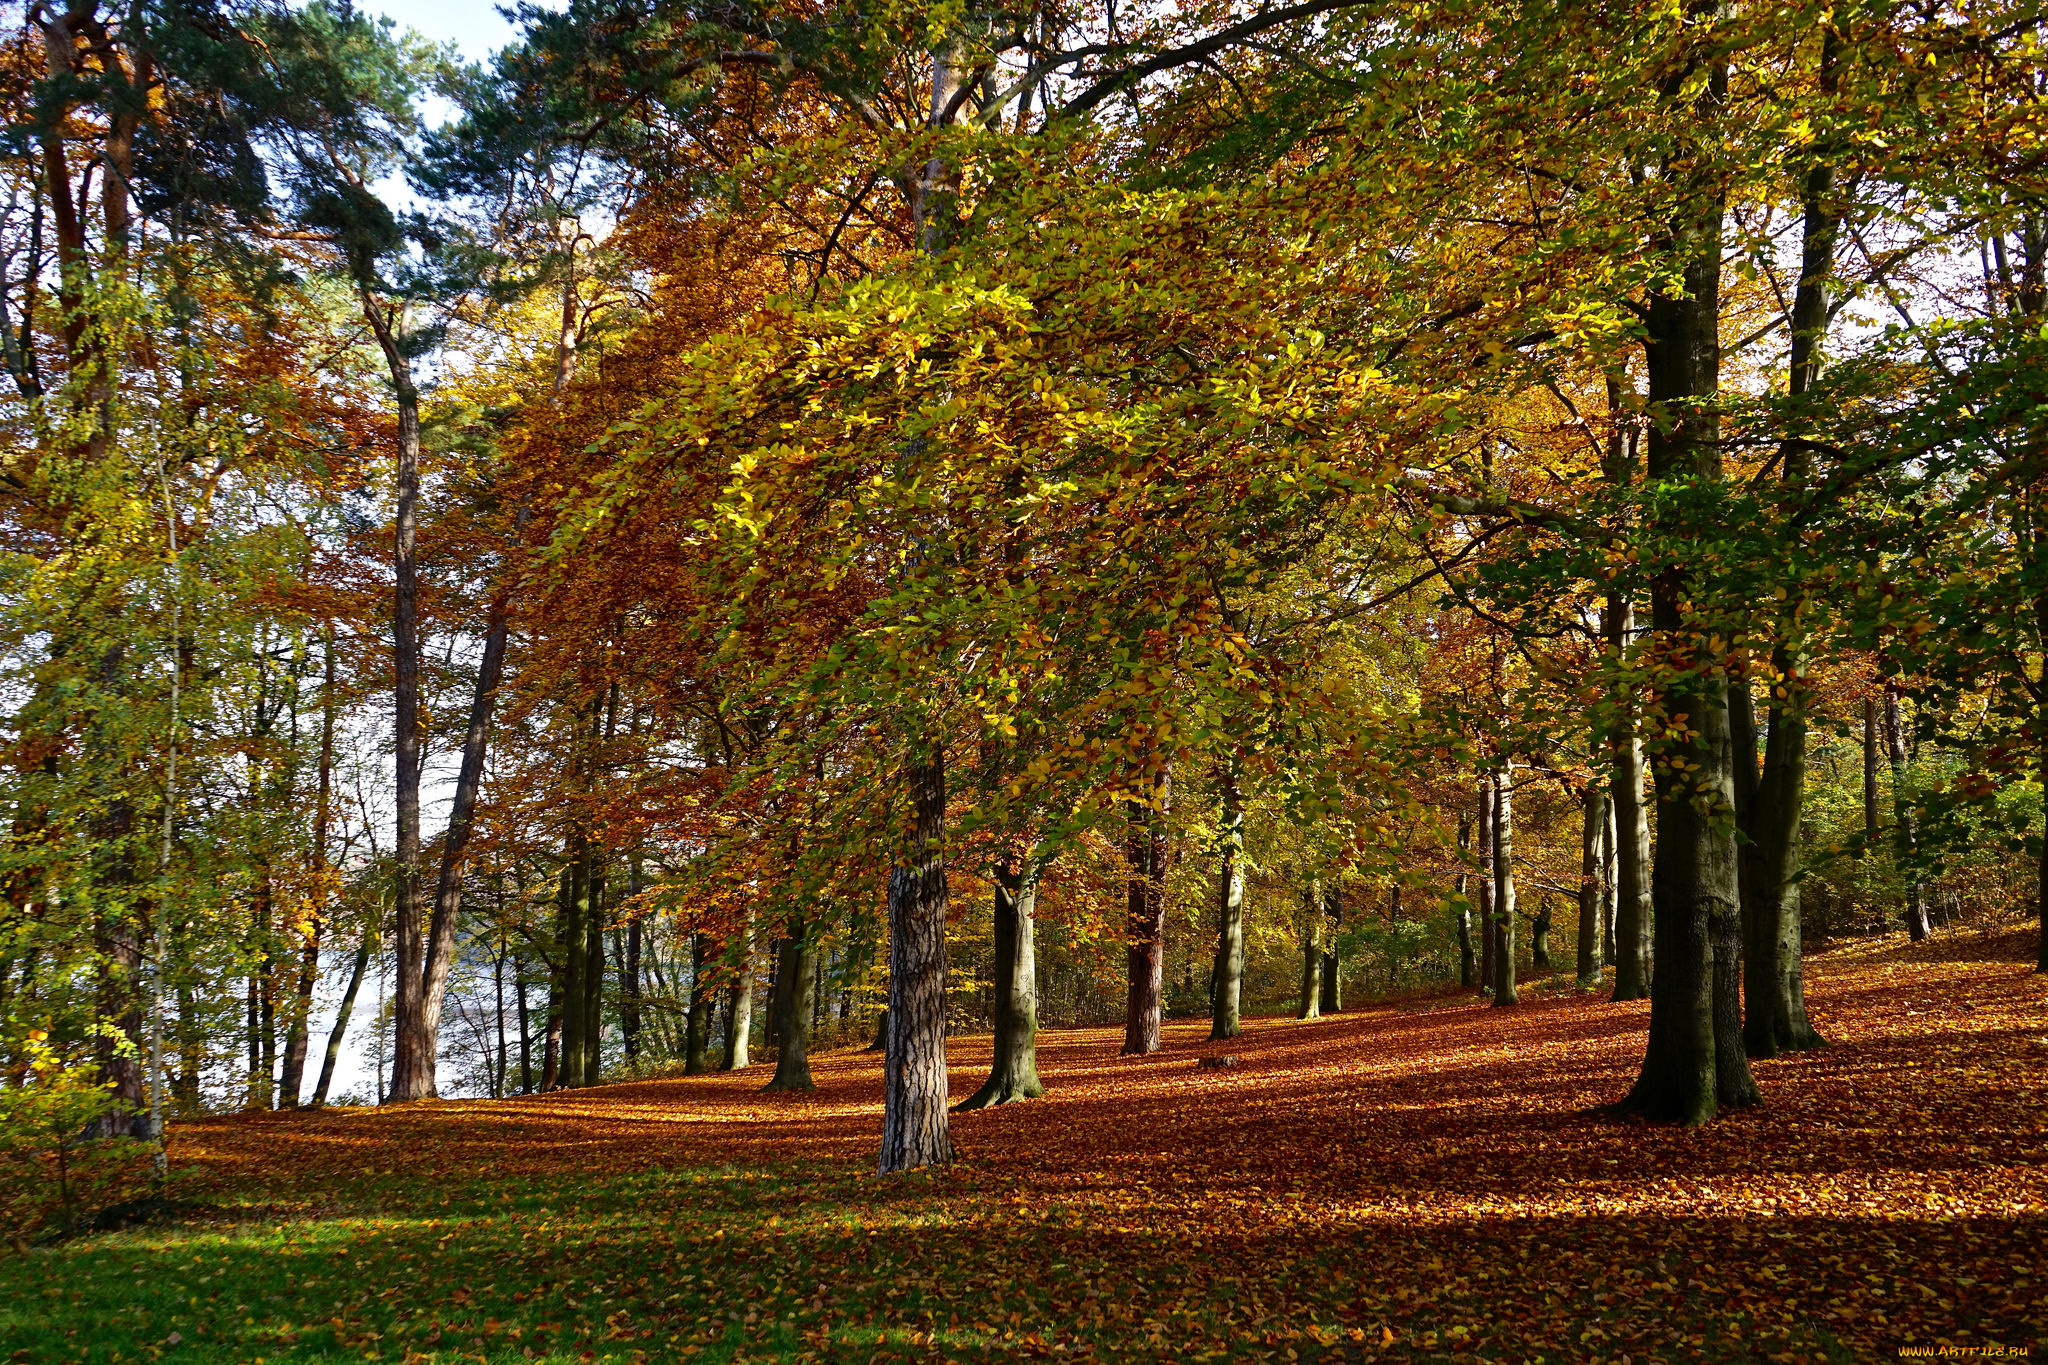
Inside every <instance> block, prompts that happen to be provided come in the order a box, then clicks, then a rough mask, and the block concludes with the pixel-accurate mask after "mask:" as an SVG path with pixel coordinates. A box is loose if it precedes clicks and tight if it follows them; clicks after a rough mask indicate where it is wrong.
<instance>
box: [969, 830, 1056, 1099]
mask: <svg viewBox="0 0 2048 1365" xmlns="http://www.w3.org/2000/svg"><path fill="white" fill-rule="evenodd" d="M1037 902H1038V884H1037V878H1036V877H1035V876H1027V875H1026V874H1025V869H1024V863H1023V859H1022V858H1021V857H1019V856H1017V855H1014V854H1013V855H1012V856H1011V857H1010V858H1009V859H1008V860H1007V861H1006V862H1005V864H1004V865H1003V866H1002V867H1001V868H999V869H997V871H996V885H995V940H996V942H995V947H996V980H995V1016H996V1017H995V1025H996V1027H995V1056H994V1059H993V1061H992V1062H991V1063H990V1066H989V1073H988V1079H987V1080H986V1081H984V1082H982V1085H981V1088H980V1089H979V1090H976V1091H975V1092H974V1093H973V1094H972V1095H970V1096H968V1097H967V1098H966V1099H964V1100H962V1101H961V1102H960V1106H959V1107H960V1108H961V1109H989V1108H993V1107H994V1106H996V1105H999V1104H1010V1103H1013V1102H1015V1101H1017V1100H1035V1099H1037V1098H1038V1097H1039V1096H1040V1095H1043V1094H1044V1093H1045V1086H1044V1085H1043V1084H1042V1083H1041V1082H1040V1081H1039V1079H1038V959H1037V955H1036V952H1035V950H1034V942H1033V929H1032V920H1031V916H1032V912H1033V910H1034V909H1035V908H1036V907H1037Z"/></svg>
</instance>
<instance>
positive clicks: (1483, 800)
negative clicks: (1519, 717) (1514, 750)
mask: <svg viewBox="0 0 2048 1365" xmlns="http://www.w3.org/2000/svg"><path fill="white" fill-rule="evenodd" d="M1497 785H1498V784H1497V783H1496V781H1495V779H1494V775H1493V774H1492V773H1490V772H1487V773H1481V774H1480V775H1479V844H1478V847H1477V848H1475V849H1474V850H1473V852H1474V853H1476V854H1477V855H1478V857H1479V989H1480V990H1481V991H1484V992H1486V993H1488V994H1491V993H1492V991H1493V970H1494V969H1493V957H1494V949H1495V947H1497V946H1498V942H1499V939H1498V936H1497V935H1496V934H1495V933H1494V929H1493V803H1494V798H1495V795H1496V791H1497Z"/></svg>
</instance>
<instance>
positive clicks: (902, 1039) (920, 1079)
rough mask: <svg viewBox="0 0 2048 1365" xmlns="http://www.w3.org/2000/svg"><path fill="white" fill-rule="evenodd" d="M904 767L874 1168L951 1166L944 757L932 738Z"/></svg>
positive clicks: (885, 1171)
mask: <svg viewBox="0 0 2048 1365" xmlns="http://www.w3.org/2000/svg"><path fill="white" fill-rule="evenodd" d="M926 742H927V744H928V745H929V749H928V751H927V752H926V753H924V754H923V755H920V756H919V757H917V758H916V759H915V760H913V762H912V763H911V765H910V769H909V777H910V791H911V797H912V800H913V801H914V803H915V809H916V824H915V826H914V829H913V832H912V837H911V845H910V851H909V857H908V858H907V859H906V860H905V862H904V863H903V864H901V865H900V866H898V867H897V868H896V869H895V871H894V872H893V873H892V874H891V876H890V886H889V891H890V894H889V1046H888V1050H887V1051H886V1052H885V1053H884V1054H883V1062H882V1150H881V1155H880V1157H879V1159H878V1161H877V1169H878V1170H880V1171H881V1173H883V1174H884V1175H886V1174H888V1173H890V1172H892V1171H907V1170H913V1169H916V1168H917V1167H920V1166H943V1165H947V1164H950V1163H951V1162H952V1160H953V1139H952V1135H951V1133H950V1132H949V1130H948V1128H947V1124H946V1104H947V1094H946V853H945V832H946V751H945V747H944V745H943V744H942V743H940V742H939V741H938V740H937V739H936V738H932V739H928V740H927V741H926Z"/></svg>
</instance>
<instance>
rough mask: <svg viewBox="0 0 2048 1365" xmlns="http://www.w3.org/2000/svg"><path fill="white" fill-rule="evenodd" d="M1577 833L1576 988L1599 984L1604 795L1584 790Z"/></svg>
mask: <svg viewBox="0 0 2048 1365" xmlns="http://www.w3.org/2000/svg"><path fill="white" fill-rule="evenodd" d="M1583 799H1584V801H1585V806H1586V809H1585V820H1584V823H1583V825H1582V827H1581V828H1580V831H1579V928H1578V938H1579V943H1578V949H1579V952H1578V959H1579V960H1578V969H1579V986H1580V987H1581V988H1582V989H1584V988H1589V987H1592V986H1596V985H1598V984H1599V982H1600V844H1601V840H1602V839H1603V838H1604V837H1605V835H1606V832H1607V793H1606V792H1604V791H1601V790H1600V789H1599V788H1598V787H1595V786H1590V785H1589V786H1588V787H1587V788H1586V791H1585V795H1584V797H1583Z"/></svg>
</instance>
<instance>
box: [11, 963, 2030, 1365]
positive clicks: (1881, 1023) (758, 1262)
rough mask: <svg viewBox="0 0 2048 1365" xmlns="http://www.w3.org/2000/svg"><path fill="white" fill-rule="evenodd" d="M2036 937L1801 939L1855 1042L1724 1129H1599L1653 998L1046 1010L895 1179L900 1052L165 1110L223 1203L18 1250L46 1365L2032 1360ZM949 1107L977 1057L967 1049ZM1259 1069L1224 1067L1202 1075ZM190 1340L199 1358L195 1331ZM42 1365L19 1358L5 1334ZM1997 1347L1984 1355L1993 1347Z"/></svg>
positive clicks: (1559, 986) (1769, 1074)
mask: <svg viewBox="0 0 2048 1365" xmlns="http://www.w3.org/2000/svg"><path fill="white" fill-rule="evenodd" d="M2031 947H2032V944H2031V938H2030V935H2029V934H2027V933H2025V932H2004V933H1999V934H1989V935H1970V936H1959V937H1957V938H1955V939H1951V940H1948V941H1944V942H1939V943H1928V944H1924V945H1910V944H1908V943H1907V942H1905V940H1904V936H1903V935H1893V936H1890V937H1888V938H1883V939H1877V940H1868V941H1859V942H1853V943H1850V944H1847V945H1842V946H1838V947H1835V948H1833V949H1831V950H1828V951H1825V952H1822V953H1819V954H1816V955H1815V956H1814V957H1813V958H1812V959H1811V961H1810V970H1811V979H1810V996H1811V999H1812V1002H1813V1008H1814V1011H1815V1014H1816V1017H1817V1018H1818V1020H1819V1021H1820V1022H1821V1023H1822V1025H1823V1027H1824V1028H1825V1029H1826V1030H1827V1032H1828V1033H1829V1035H1830V1037H1831V1038H1832V1039H1833V1040H1834V1043H1833V1045H1832V1046H1830V1047H1828V1048H1825V1049H1821V1050H1819V1051H1813V1052H1802V1053H1796V1054H1790V1055H1788V1056H1786V1057H1784V1058H1781V1059H1778V1060H1776V1061H1771V1062H1763V1063H1759V1064H1758V1071H1759V1078H1760V1080H1762V1081H1763V1083H1764V1084H1766V1085H1767V1086H1768V1088H1769V1091H1770V1095H1771V1098H1770V1101H1769V1103H1768V1105H1767V1106H1765V1107H1760V1108H1753V1109H1749V1110H1745V1111H1743V1112H1742V1113H1740V1114H1737V1115H1733V1116H1730V1117H1729V1118H1728V1119H1726V1120H1725V1121H1723V1122H1719V1123H1716V1124H1713V1125H1709V1126H1707V1127H1705V1128H1698V1129H1688V1128H1674V1127H1664V1126H1651V1125H1646V1124H1644V1123H1642V1122H1640V1121H1623V1120H1617V1119H1613V1118H1608V1117H1602V1116H1599V1115H1595V1114H1589V1113H1588V1112H1587V1111H1588V1110H1590V1109H1592V1108H1594V1107H1595V1106H1598V1105H1601V1104H1605V1103H1611V1102H1612V1101H1613V1100H1614V1099H1616V1098H1617V1097H1618V1096H1619V1095H1620V1094H1621V1093H1623V1092H1624V1091H1625V1090H1626V1088H1627V1086H1628V1082H1629V1080H1630V1078H1631V1076H1632V1075H1633V1068H1634V1066H1635V1065H1636V1063H1637V1061H1638V1059H1639V1055H1640V1051H1641V1047H1642V1042H1641V1035H1642V1030H1643V1025H1644V1014H1645V1008H1644V1006H1643V1005H1642V1004H1641V1003H1620V1004H1618V1003H1613V1002H1609V1001H1606V1000H1603V999H1598V998H1589V997H1587V996H1586V995H1584V994H1582V993H1580V992H1578V991H1576V990H1574V989H1571V988H1570V982H1569V979H1568V978H1566V979H1562V980H1560V981H1558V982H1554V983H1552V986H1553V989H1539V990H1537V991H1535V992H1532V993H1531V995H1530V998H1528V999H1525V1000H1524V1002H1523V1003H1522V1004H1521V1005H1520V1006H1519V1007H1518V1008H1517V1009H1516V1010H1514V1011H1512V1012H1508V1011H1501V1010H1494V1009H1489V1008H1486V1007H1484V1005H1483V1004H1481V1003H1478V1002H1474V1001H1473V1000H1471V999H1470V998H1467V997H1443V996H1436V997H1417V998H1412V999H1409V1000H1406V1001H1402V1002H1397V1003H1389V1004H1372V1005H1367V1006H1365V1007H1363V1008H1360V1009H1357V1010H1355V1011H1353V1012H1347V1013H1345V1014H1343V1015H1340V1016H1337V1017H1334V1018H1324V1019H1320V1020H1311V1021H1296V1020H1292V1019H1257V1020H1248V1021H1247V1022H1246V1028H1245V1031H1244V1033H1243V1034H1242V1035H1241V1036H1240V1037H1239V1038H1237V1039H1235V1040H1232V1041H1230V1042H1228V1043H1220V1042H1208V1041H1205V1040H1204V1035H1203V1032H1202V1030H1201V1028H1200V1027H1198V1026H1197V1025H1195V1024H1191V1023H1175V1024H1169V1025H1168V1027H1167V1038H1166V1045H1165V1047H1164V1049H1163V1050H1162V1051H1160V1052H1158V1053H1155V1054H1153V1055H1151V1056H1150V1057H1118V1056H1117V1055H1116V1049H1117V1035H1116V1033H1115V1031H1113V1030H1107V1029H1078V1030H1060V1031H1048V1032H1045V1033H1041V1034H1040V1036H1039V1057H1040V1063H1039V1065H1040V1069H1041V1074H1042V1075H1044V1077H1045V1078H1046V1081H1047V1084H1048V1090H1047V1093H1046V1095H1045V1097H1044V1098H1043V1100H1042V1101H1038V1102H1033V1103H1031V1104H1028V1105H1012V1106H1005V1107H1003V1108H1000V1109H995V1110H990V1111H986V1112H983V1113H980V1114H974V1115H961V1116H958V1117H956V1119H955V1124H954V1132H955V1141H956V1144H957V1146H958V1149H959V1152H960V1160H959V1162H958V1163H957V1164H956V1165H954V1166H953V1167H951V1168H950V1169H947V1170H944V1171H939V1172H933V1173H929V1174H921V1175H918V1176H915V1177H878V1176H876V1175H875V1174H873V1171H872V1165H873V1151H874V1143H875V1135H876V1133H877V1131H878V1129H879V1126H880V1120H881V1086H880V1081H881V1077H880V1071H881V1060H880V1054H878V1053H873V1052H867V1051H862V1050H844V1051H835V1052H830V1053H824V1054H819V1055H817V1056H815V1057H814V1058H813V1061H812V1066H813V1074H814V1076H815V1078H816V1080H817V1090H816V1091H815V1092H812V1093H808V1094H786V1093H774V1092H763V1091H762V1090H761V1089H760V1077H761V1075H762V1073H761V1072H760V1071H755V1072H754V1073H753V1074H746V1073H731V1074H724V1075H712V1076H700V1077H690V1078H686V1079H681V1078H679V1079H673V1080H654V1081H642V1082H637V1083H630V1084H621V1085H610V1086H604V1087H599V1088H595V1089H589V1090H583V1091H576V1092H568V1093H559V1094H555V1095H550V1096H537V1097H527V1098H520V1099H513V1100H503V1101H461V1102H448V1103H440V1104H433V1105H425V1106H408V1107H405V1108H401V1109H396V1110H393V1109H382V1110H374V1109H358V1110H331V1111H328V1112H325V1113H318V1114H304V1113H302V1114H289V1115H288V1114H274V1115H269V1114H265V1115H235V1116H226V1117H220V1118H210V1119H203V1120H197V1121H193V1122H190V1123H182V1124H179V1125H177V1126H176V1127H174V1128H173V1130H172V1134H171V1153H172V1157H173V1160H174V1161H175V1162H176V1163H177V1165H178V1166H179V1167H181V1168H189V1169H190V1171H191V1174H190V1175H189V1176H188V1177H185V1178H183V1179H181V1180H180V1181H179V1182H178V1185H179V1192H180V1196H181V1197H183V1198H186V1199H190V1200H193V1201H195V1202H196V1203H203V1204H204V1205H206V1206H207V1207H206V1209H205V1210H204V1212H203V1213H193V1214H190V1215H188V1216H186V1217H184V1218H181V1219H178V1220H175V1221H172V1222H169V1223H166V1224H160V1225H152V1226H145V1227H139V1228H135V1229H131V1230H127V1231H121V1232H112V1233H103V1234H98V1235H94V1236H91V1237H87V1238H83V1239H80V1240H77V1241H72V1242H67V1243H63V1244H61V1245H58V1246H56V1247H52V1248H49V1249H44V1250H39V1251H37V1252H35V1253H33V1254H32V1255H30V1256H27V1257H22V1258H15V1259H11V1260H7V1261H4V1262H0V1304H4V1305H5V1306H4V1308H0V1314H4V1317H0V1342H4V1343H5V1345H6V1346H7V1348H8V1349H9V1350H15V1351H16V1354H15V1355H14V1356H13V1357H12V1358H13V1359H18V1360H35V1361H52V1362H55V1361H68V1360H81V1361H94V1362H100V1361H107V1362H112V1361H117V1360H131V1361H141V1360H152V1359H163V1360H171V1361H194V1362H198V1361H238V1362H239V1361H251V1360H257V1359H262V1360H266V1361H272V1362H287V1361H308V1362H310V1361H341V1360H357V1359H383V1360H414V1361H421V1362H425V1361H436V1362H456V1361H463V1360H484V1361H492V1362H496V1361H505V1362H513V1361H524V1360H543V1361H561V1362H569V1361H576V1360H588V1359H597V1360H615V1361H641V1360H652V1361H658V1360H680V1359H688V1360H702V1361H726V1360H731V1361H740V1360H753V1361H771V1360H791V1361H795V1360H819V1361H838V1360H844V1361H858V1360H869V1359H884V1360H905V1361H912V1360H915V1361H939V1360H960V1361H970V1360H1073V1361H1083V1360H1102V1361H1121V1360H1158V1361H1190V1360H1275V1361H1286V1360H1302V1361H1357V1360H1442V1361H1457V1360H1502V1361H1537V1360H1548V1361H1617V1360H1621V1359H1623V1358H1624V1357H1626V1358H1629V1359H1632V1360H1635V1361H1638V1362H1642V1361H1656V1360H1725V1361H1755V1360H1770V1361H1786V1362H1790V1361H1812V1362H1822V1361H1828V1362H1846V1361H1865V1360H1889V1359H1897V1358H1900V1355H1901V1348H1902V1347H1914V1346H1923V1345H1924V1346H1931V1347H1940V1346H1950V1347H1968V1348H1976V1349H1979V1350H1991V1349H1995V1348H1996V1347H2000V1346H2003V1347H2009V1348H2022V1347H2032V1348H2034V1349H2036V1350H2038V1349H2040V1347H2041V1345H2042V1343H2043V1337H2042V1335H2041V1326H2042V1322H2043V1318H2042V1313H2041V1305H2042V1303H2043V1301H2044V1296H2048V1290H2044V1285H2043V1281H2044V1277H2048V1104H2044V1099H2048V1094H2044V1091H2048V1082H2044V1079H2043V1067H2042V1059H2043V1055H2044V1053H2048V981H2043V980H2042V978H2040V977H2039V976H2038V975H2035V974H2033V973H2031V972H2030V971H2029V970H2028V966H2029V963H2028V960H2027V959H2028V955H2029V953H2030V951H2031ZM953 1050H954V1054H955V1057H956V1059H957V1062H958V1065H957V1066H956V1067H955V1069H954V1071H953V1073H952V1075H953V1093H954V1097H955V1098H956V1099H958V1098H961V1097H963V1096H964V1095H965V1094H966V1093H967V1092H968V1091H969V1090H971V1089H972V1086H973V1081H974V1079H975V1078H976V1077H978V1076H979V1075H980V1074H981V1070H980V1068H982V1067H984V1066H985V1065H986V1063H987V1060H988V1046H987V1040H986V1038H962V1039H958V1040H956V1042H955V1045H954V1049H953ZM1222 1053H1228V1054H1232V1055H1235V1056H1236V1057H1237V1059H1238V1060H1237V1064H1236V1065H1235V1066H1232V1067H1230V1068H1228V1069H1208V1068H1201V1067H1198V1066H1197V1065H1196V1062H1195V1059H1196V1058H1198V1057H1202V1056H1209V1055H1216V1054H1222ZM173 1341H175V1342H177V1343H178V1344H177V1345H175V1346H172V1345H168V1344H167V1343H169V1342H173ZM17 1348H18V1349H17ZM1978 1358H1995V1357H1992V1356H1988V1355H1987V1356H1982V1357H1978Z"/></svg>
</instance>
